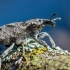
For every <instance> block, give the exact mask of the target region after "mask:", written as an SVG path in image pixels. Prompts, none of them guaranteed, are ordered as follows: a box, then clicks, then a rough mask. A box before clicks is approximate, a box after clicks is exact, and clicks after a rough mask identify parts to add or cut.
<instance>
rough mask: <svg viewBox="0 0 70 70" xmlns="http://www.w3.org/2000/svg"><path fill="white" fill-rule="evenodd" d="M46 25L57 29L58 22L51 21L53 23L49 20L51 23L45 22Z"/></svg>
mask: <svg viewBox="0 0 70 70" xmlns="http://www.w3.org/2000/svg"><path fill="white" fill-rule="evenodd" d="M44 25H49V26H52V27H55V25H56V22H54V21H52V20H51V21H50V20H49V21H45V22H44Z"/></svg>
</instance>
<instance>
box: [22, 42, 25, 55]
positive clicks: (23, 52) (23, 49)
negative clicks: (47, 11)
mask: <svg viewBox="0 0 70 70" xmlns="http://www.w3.org/2000/svg"><path fill="white" fill-rule="evenodd" d="M22 54H23V55H25V48H24V42H22Z"/></svg>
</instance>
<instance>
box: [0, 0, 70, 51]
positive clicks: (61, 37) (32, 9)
mask: <svg viewBox="0 0 70 70" xmlns="http://www.w3.org/2000/svg"><path fill="white" fill-rule="evenodd" d="M53 13H58V15H57V16H55V17H61V18H62V20H60V21H56V22H57V23H56V27H55V28H52V27H49V26H47V27H45V28H44V29H43V30H42V31H45V32H48V33H49V34H50V35H51V37H52V38H53V40H54V41H55V43H56V45H58V46H60V47H61V48H63V49H65V50H69V51H70V0H0V26H2V25H4V24H8V23H12V22H20V21H26V20H29V19H33V18H47V19H49V18H50V16H51V15H52V14H53ZM45 40H46V41H47V38H45ZM48 40H49V39H48ZM48 44H50V42H48ZM0 49H2V48H0ZM2 50H3V49H2Z"/></svg>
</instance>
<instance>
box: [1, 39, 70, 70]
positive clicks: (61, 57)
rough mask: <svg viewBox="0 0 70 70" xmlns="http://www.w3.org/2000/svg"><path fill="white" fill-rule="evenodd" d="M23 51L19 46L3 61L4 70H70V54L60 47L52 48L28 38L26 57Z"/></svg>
mask: <svg viewBox="0 0 70 70" xmlns="http://www.w3.org/2000/svg"><path fill="white" fill-rule="evenodd" d="M21 49H22V47H21V46H17V48H16V49H13V50H12V51H11V52H10V53H9V54H8V55H7V56H6V57H5V58H4V59H2V70H70V53H69V52H68V51H66V50H63V49H61V48H60V47H58V46H56V48H50V47H49V46H43V45H40V44H39V43H37V42H36V41H35V40H34V39H32V38H28V42H27V44H26V45H25V49H26V52H25V55H23V54H22V52H21ZM21 57H22V60H21V61H20V62H19V61H18V60H20V58H21Z"/></svg>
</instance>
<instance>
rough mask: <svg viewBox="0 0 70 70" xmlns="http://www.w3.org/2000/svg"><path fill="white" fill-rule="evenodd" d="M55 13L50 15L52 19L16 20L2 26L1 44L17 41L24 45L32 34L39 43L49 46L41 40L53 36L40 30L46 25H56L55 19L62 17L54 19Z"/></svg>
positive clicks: (8, 44)
mask: <svg viewBox="0 0 70 70" xmlns="http://www.w3.org/2000/svg"><path fill="white" fill-rule="evenodd" d="M55 15H56V14H53V15H52V16H51V17H50V19H31V20H28V21H26V22H15V23H11V24H6V25H3V26H1V27H0V45H1V44H3V45H6V46H10V45H11V44H12V43H15V44H16V45H19V44H22V45H24V43H25V40H26V39H27V38H28V37H29V36H31V37H32V38H33V39H35V40H36V41H37V42H38V43H40V44H42V45H44V46H47V43H46V42H45V41H43V40H41V38H44V37H45V36H48V37H49V38H50V39H51V37H50V36H49V34H48V33H46V32H41V33H39V32H40V31H41V30H42V29H43V28H44V26H46V25H50V26H52V27H54V26H55V20H60V19H61V18H59V17H58V18H55V19H52V17H53V16H55ZM53 42H54V41H53ZM53 46H55V44H54V43H53ZM23 50H24V49H23Z"/></svg>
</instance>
